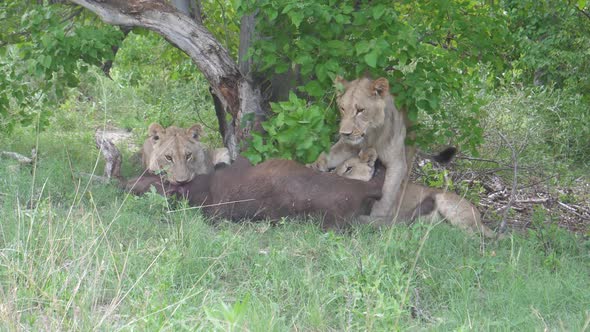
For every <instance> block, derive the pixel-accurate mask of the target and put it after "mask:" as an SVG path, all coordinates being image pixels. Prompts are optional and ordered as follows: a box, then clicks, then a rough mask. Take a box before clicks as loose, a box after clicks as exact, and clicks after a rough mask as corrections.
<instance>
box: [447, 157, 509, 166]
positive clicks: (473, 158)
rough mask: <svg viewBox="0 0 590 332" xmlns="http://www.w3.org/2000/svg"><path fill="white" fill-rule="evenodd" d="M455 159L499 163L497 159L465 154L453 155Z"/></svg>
mask: <svg viewBox="0 0 590 332" xmlns="http://www.w3.org/2000/svg"><path fill="white" fill-rule="evenodd" d="M455 158H456V159H465V160H474V161H485V162H488V163H494V164H498V165H499V164H500V162H499V161H497V160H493V159H485V158H475V157H467V156H455Z"/></svg>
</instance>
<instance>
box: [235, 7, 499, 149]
mask: <svg viewBox="0 0 590 332" xmlns="http://www.w3.org/2000/svg"><path fill="white" fill-rule="evenodd" d="M240 9H241V10H242V11H245V12H248V11H250V10H254V9H257V10H259V15H258V17H259V21H258V22H257V27H258V28H259V29H260V30H261V33H262V34H263V35H268V36H272V37H270V38H261V40H260V41H259V42H258V43H257V45H256V47H255V48H254V50H252V55H253V57H254V59H255V62H256V63H259V64H260V69H261V70H266V71H267V72H270V73H273V72H274V73H281V72H284V71H286V70H288V69H289V68H293V67H297V68H299V70H300V73H301V75H302V77H304V78H305V79H304V80H303V81H304V82H305V83H303V85H302V86H300V87H299V91H300V92H301V93H305V94H306V95H307V96H309V97H310V98H309V99H311V100H312V101H313V102H314V103H316V104H320V105H325V103H326V99H325V96H330V95H331V94H333V89H332V81H333V79H334V77H335V76H336V75H338V74H340V75H343V76H345V77H347V78H354V77H357V76H359V75H362V74H363V73H365V72H368V73H370V74H371V75H372V76H374V77H378V76H385V77H387V78H388V79H389V81H390V83H391V91H392V93H393V94H394V95H395V97H396V102H397V104H398V105H399V106H401V107H403V108H405V109H407V110H408V112H409V116H410V118H411V119H413V120H415V119H416V118H417V115H418V114H419V113H427V114H431V115H434V116H436V118H437V121H436V122H433V127H432V128H417V129H418V130H419V135H418V137H419V143H421V144H425V143H427V142H428V143H429V144H430V143H432V142H433V141H436V142H442V141H446V140H448V139H449V138H448V136H441V135H439V134H438V132H439V131H440V130H441V128H445V127H453V128H459V130H458V131H457V132H456V133H455V134H454V135H453V138H454V139H455V140H456V143H457V144H460V143H463V142H464V141H470V142H475V143H474V144H472V145H477V143H479V142H480V141H481V131H479V132H474V131H473V128H474V126H475V127H477V125H478V122H477V120H478V117H477V116H478V114H479V111H478V108H477V107H474V108H473V115H472V116H469V117H456V118H453V117H452V116H450V114H452V113H453V110H452V109H450V110H446V111H445V110H442V109H441V99H442V98H443V97H444V95H445V94H447V95H450V96H452V97H453V98H461V97H464V96H469V95H470V93H471V92H470V90H469V89H468V88H466V86H465V85H464V84H463V83H464V80H465V78H466V77H469V76H471V75H474V74H475V71H474V68H475V66H476V65H477V63H479V62H488V61H489V62H491V63H493V64H494V65H496V66H497V67H502V64H503V61H502V60H501V58H500V57H499V55H501V52H503V49H504V48H503V45H504V44H505V42H506V37H507V30H506V29H505V23H504V17H503V16H502V15H499V14H498V15H496V14H497V13H493V11H492V8H488V7H487V6H486V5H482V4H481V3H480V2H479V1H420V2H419V3H416V2H413V1H412V2H409V1H402V2H395V3H392V2H391V1H385V0H383V1H371V2H370V3H368V2H359V4H358V5H356V6H354V5H353V3H352V2H340V1H333V0H324V1H314V2H311V1H309V2H298V3H294V2H292V1H284V0H264V1H256V2H253V1H250V2H247V3H246V2H242V3H241V7H240ZM322 97H323V98H322ZM454 121H458V122H459V125H455V124H454V123H452V122H454Z"/></svg>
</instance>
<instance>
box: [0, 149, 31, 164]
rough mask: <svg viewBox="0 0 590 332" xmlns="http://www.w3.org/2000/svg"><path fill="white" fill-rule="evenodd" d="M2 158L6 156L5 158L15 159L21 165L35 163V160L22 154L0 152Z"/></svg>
mask: <svg viewBox="0 0 590 332" xmlns="http://www.w3.org/2000/svg"><path fill="white" fill-rule="evenodd" d="M0 156H4V157H7V158H11V159H14V160H16V161H18V162H19V163H21V164H32V163H33V159H32V158H29V157H25V156H23V155H22V154H20V153H16V152H10V151H0Z"/></svg>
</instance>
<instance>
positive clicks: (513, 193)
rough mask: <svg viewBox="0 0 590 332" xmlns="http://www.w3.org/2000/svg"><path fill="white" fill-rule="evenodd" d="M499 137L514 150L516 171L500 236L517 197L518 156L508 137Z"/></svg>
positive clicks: (514, 167) (513, 161)
mask: <svg viewBox="0 0 590 332" xmlns="http://www.w3.org/2000/svg"><path fill="white" fill-rule="evenodd" d="M498 135H500V138H502V140H503V141H504V143H506V145H508V147H509V148H510V150H512V165H513V170H514V173H513V177H512V191H511V192H510V200H508V204H507V205H506V208H505V209H504V213H503V214H502V223H501V224H500V229H499V230H498V234H502V233H504V232H505V231H506V218H508V211H510V207H511V206H512V203H513V202H514V197H515V196H516V185H517V175H518V159H517V155H516V149H515V148H514V146H513V145H512V144H511V143H510V142H508V140H507V139H506V137H505V136H504V135H502V133H501V132H498Z"/></svg>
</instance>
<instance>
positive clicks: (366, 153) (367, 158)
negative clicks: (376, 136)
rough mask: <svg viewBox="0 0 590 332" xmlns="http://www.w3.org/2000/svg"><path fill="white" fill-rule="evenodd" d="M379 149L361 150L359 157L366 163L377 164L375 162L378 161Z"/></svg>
mask: <svg viewBox="0 0 590 332" xmlns="http://www.w3.org/2000/svg"><path fill="white" fill-rule="evenodd" d="M377 157H378V155H377V150H375V149H373V148H369V149H366V150H361V152H359V159H360V160H361V161H362V162H363V163H366V164H369V165H371V166H372V165H375V162H376V161H377Z"/></svg>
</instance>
